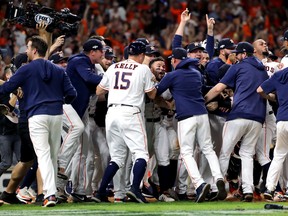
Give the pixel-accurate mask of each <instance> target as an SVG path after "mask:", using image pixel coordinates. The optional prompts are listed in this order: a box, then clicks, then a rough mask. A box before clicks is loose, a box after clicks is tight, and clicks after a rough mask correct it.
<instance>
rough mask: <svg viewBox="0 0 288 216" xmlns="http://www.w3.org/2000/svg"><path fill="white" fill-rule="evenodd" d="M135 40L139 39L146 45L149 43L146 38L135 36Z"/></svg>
mask: <svg viewBox="0 0 288 216" xmlns="http://www.w3.org/2000/svg"><path fill="white" fill-rule="evenodd" d="M136 41H141V42H143V43H144V44H145V45H146V46H147V45H149V43H150V42H149V40H148V39H146V38H137V39H136Z"/></svg>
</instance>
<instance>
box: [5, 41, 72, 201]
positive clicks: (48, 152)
mask: <svg viewBox="0 0 288 216" xmlns="http://www.w3.org/2000/svg"><path fill="white" fill-rule="evenodd" d="M47 48H48V45H47V43H46V42H45V41H44V40H43V39H41V38H40V37H38V36H33V37H32V38H31V39H30V40H28V43H27V56H28V58H29V59H30V60H31V62H30V63H29V64H27V65H24V66H22V67H21V68H19V70H18V71H17V73H16V74H15V75H14V76H12V77H11V79H10V80H9V81H8V82H6V83H4V84H3V85H2V86H1V87H0V92H6V93H8V92H12V91H13V90H15V89H17V88H18V87H19V86H20V87H22V89H23V91H24V92H25V97H24V98H23V99H24V100H25V101H24V104H25V110H26V111H27V117H28V123H29V131H30V137H31V141H32V143H33V147H34V149H35V152H36V155H37V159H38V166H39V169H40V172H41V176H42V179H43V193H44V201H43V204H42V206H43V207H48V206H55V204H56V197H55V193H56V192H57V189H56V173H57V168H58V167H57V154H58V150H59V143H60V140H61V128H62V114H63V111H62V106H63V98H66V102H68V103H69V102H72V100H73V99H74V98H75V97H76V90H75V89H74V87H73V86H72V85H71V82H70V80H69V78H68V76H67V75H66V73H65V72H64V70H63V69H61V68H60V67H57V66H55V65H54V64H52V63H51V62H49V61H46V60H44V56H45V54H46V51H47ZM31 83H33V85H31Z"/></svg>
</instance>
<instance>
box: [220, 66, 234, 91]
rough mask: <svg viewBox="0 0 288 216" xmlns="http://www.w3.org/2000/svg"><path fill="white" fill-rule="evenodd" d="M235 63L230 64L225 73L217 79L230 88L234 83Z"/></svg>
mask: <svg viewBox="0 0 288 216" xmlns="http://www.w3.org/2000/svg"><path fill="white" fill-rule="evenodd" d="M235 66H236V65H232V66H231V67H230V68H229V69H228V71H227V72H226V73H225V75H224V76H223V77H222V79H221V80H220V81H219V82H220V83H223V84H225V85H227V86H229V87H230V88H235V83H236V73H237V69H236V67H235Z"/></svg>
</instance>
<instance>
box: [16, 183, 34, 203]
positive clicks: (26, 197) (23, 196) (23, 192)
mask: <svg viewBox="0 0 288 216" xmlns="http://www.w3.org/2000/svg"><path fill="white" fill-rule="evenodd" d="M16 193H17V195H16V197H17V198H18V199H19V200H21V202H24V203H31V202H32V201H33V199H32V197H31V195H30V193H29V192H28V190H27V187H24V188H22V189H20V188H18V189H17V191H16Z"/></svg>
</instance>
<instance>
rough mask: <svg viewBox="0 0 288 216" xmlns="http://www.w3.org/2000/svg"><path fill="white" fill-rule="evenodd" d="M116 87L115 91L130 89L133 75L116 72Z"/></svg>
mask: <svg viewBox="0 0 288 216" xmlns="http://www.w3.org/2000/svg"><path fill="white" fill-rule="evenodd" d="M115 76H116V77H115V85H114V89H128V88H129V87H130V80H129V77H130V76H132V73H128V72H122V73H121V72H120V71H117V72H115ZM119 78H120V79H119Z"/></svg>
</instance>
